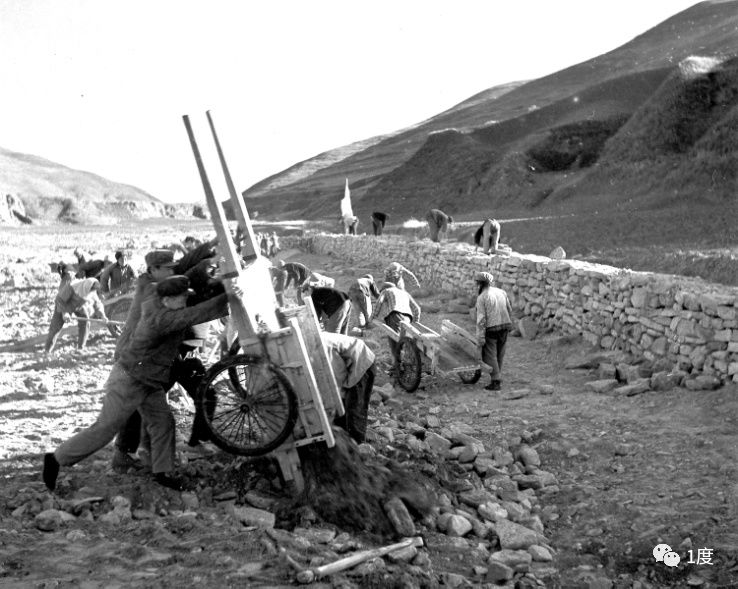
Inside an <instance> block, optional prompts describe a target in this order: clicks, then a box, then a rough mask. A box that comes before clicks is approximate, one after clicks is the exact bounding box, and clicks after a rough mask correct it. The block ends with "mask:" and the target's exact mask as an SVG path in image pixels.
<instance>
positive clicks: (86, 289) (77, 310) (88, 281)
mask: <svg viewBox="0 0 738 589" xmlns="http://www.w3.org/2000/svg"><path fill="white" fill-rule="evenodd" d="M57 268H58V270H57V271H58V272H59V276H60V278H61V281H60V284H59V290H58V291H57V293H56V298H55V299H54V312H53V314H52V315H51V323H50V324H49V334H48V335H47V336H46V344H45V345H44V352H45V353H47V354H49V353H51V352H52V351H53V349H54V346H55V345H56V341H57V339H59V332H60V331H61V329H62V327H64V323H65V322H66V321H67V318H69V317H71V315H72V313H74V314H75V315H76V316H77V317H78V318H79V321H78V326H77V329H78V331H77V349H79V350H81V349H82V348H84V347H85V345H86V344H87V337H88V335H89V334H90V321H89V319H91V318H97V319H101V320H102V321H105V322H107V320H108V318H107V317H106V316H105V307H104V306H103V303H102V301H101V300H100V297H99V296H98V294H97V293H98V290H99V289H100V283H99V282H98V281H97V278H78V279H74V280H72V276H71V274H70V273H69V270H68V267H67V265H66V264H64V263H62V262H60V263H59V264H58V266H57Z"/></svg>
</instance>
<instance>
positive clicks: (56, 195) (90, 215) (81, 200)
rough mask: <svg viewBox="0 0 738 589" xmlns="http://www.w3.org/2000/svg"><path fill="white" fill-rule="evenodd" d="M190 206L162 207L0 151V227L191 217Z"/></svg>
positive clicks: (127, 189) (129, 189) (115, 186)
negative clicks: (0, 225)
mask: <svg viewBox="0 0 738 589" xmlns="http://www.w3.org/2000/svg"><path fill="white" fill-rule="evenodd" d="M195 208H199V207H193V205H165V204H164V203H163V202H161V201H160V200H158V199H157V198H155V197H154V196H152V195H150V194H148V193H147V192H144V191H143V190H141V189H139V188H136V187H135V186H130V185H128V184H121V183H119V182H113V181H111V180H108V179H106V178H103V177H101V176H98V175H97V174H92V173H90V172H84V171H81V170H74V169H72V168H68V167H67V166H63V165H61V164H57V163H55V162H52V161H49V160H47V159H44V158H41V157H38V156H35V155H28V154H23V153H16V152H13V151H10V150H7V149H2V148H0V224H9V223H10V224H13V223H30V222H42V223H47V222H70V223H101V222H102V223H110V222H114V221H116V220H118V219H125V218H145V217H163V216H175V215H177V216H191V215H192V214H193V212H196V211H195Z"/></svg>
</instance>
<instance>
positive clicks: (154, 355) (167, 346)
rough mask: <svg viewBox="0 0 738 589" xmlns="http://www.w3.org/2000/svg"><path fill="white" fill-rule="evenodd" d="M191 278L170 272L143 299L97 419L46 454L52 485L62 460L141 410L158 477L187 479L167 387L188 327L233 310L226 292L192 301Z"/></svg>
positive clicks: (101, 440)
mask: <svg viewBox="0 0 738 589" xmlns="http://www.w3.org/2000/svg"><path fill="white" fill-rule="evenodd" d="M189 284H190V281H189V279H188V278H187V277H186V276H171V277H169V278H166V279H164V280H162V281H161V282H160V283H158V284H157V286H156V296H154V297H151V298H149V299H148V300H146V301H145V302H144V303H143V305H142V310H141V320H140V321H139V323H138V325H137V327H136V329H135V331H134V333H133V334H132V336H131V343H130V346H128V347H126V348H125V349H124V350H122V351H121V353H120V356H119V357H118V360H117V361H116V363H115V364H114V365H113V369H112V371H111V373H110V377H109V378H108V381H107V382H106V383H105V397H104V399H103V407H102V410H101V411H100V415H99V416H98V418H97V420H96V421H95V423H94V424H92V425H91V426H90V427H88V428H87V429H85V430H82V431H81V432H79V433H77V434H75V435H74V436H72V437H71V438H70V439H69V440H67V441H66V442H64V443H62V444H61V445H60V446H59V447H58V448H57V449H56V451H55V452H53V453H48V454H46V455H45V456H44V468H43V480H44V483H46V486H47V487H48V488H49V489H50V490H52V491H53V490H54V488H55V487H56V479H57V476H58V474H59V467H60V466H71V465H73V464H76V463H77V462H79V461H81V460H83V459H85V458H87V457H88V456H90V455H92V454H94V453H95V452H97V451H98V450H100V449H101V448H103V447H104V446H105V445H106V444H108V442H110V441H111V440H112V439H113V437H114V436H115V434H116V432H117V431H118V430H119V429H120V428H121V427H122V426H123V424H124V423H125V422H126V421H127V420H128V418H129V417H130V416H131V415H132V414H133V412H134V411H136V410H138V411H139V412H140V413H141V415H142V416H143V420H144V423H145V424H146V427H147V429H148V431H149V432H150V435H151V458H152V465H151V466H152V472H153V474H154V478H155V480H156V482H158V483H159V484H162V485H164V486H167V487H170V488H173V489H181V487H182V485H181V482H180V481H179V480H177V479H176V478H173V477H172V476H171V474H172V471H173V470H174V467H175V462H174V459H175V456H174V452H175V431H174V417H173V416H172V412H171V409H170V408H169V405H168V404H167V398H166V391H165V388H164V387H165V386H166V385H167V384H168V382H169V378H170V371H171V367H172V362H173V360H174V357H175V355H176V353H177V349H178V347H179V345H180V344H181V343H182V341H183V339H184V337H185V333H186V330H187V328H188V327H190V326H191V325H194V324H196V323H202V322H204V321H210V320H212V319H217V318H218V317H222V316H224V315H226V314H227V313H228V302H227V297H226V295H225V294H221V295H218V296H217V297H215V298H213V299H210V300H209V301H206V302H204V303H200V304H199V305H195V306H194V307H187V306H186V305H187V297H188V296H189V295H190V294H191V293H192V292H193V291H192V290H191V289H190V288H189Z"/></svg>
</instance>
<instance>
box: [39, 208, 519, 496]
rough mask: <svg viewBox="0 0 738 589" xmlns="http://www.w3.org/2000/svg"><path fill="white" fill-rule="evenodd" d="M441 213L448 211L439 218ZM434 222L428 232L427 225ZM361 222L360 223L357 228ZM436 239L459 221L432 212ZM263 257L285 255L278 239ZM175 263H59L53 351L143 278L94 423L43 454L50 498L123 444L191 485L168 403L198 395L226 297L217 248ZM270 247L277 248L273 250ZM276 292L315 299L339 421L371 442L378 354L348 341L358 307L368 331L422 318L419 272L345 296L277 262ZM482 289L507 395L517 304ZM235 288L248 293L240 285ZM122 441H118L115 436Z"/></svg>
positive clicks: (495, 230) (198, 436)
mask: <svg viewBox="0 0 738 589" xmlns="http://www.w3.org/2000/svg"><path fill="white" fill-rule="evenodd" d="M439 213H440V214H439ZM386 220H387V216H386V215H383V214H381V213H374V214H373V215H372V223H373V226H374V231H375V234H376V235H381V233H382V230H383V228H384V225H385V223H386ZM431 221H432V223H433V224H432V225H431ZM357 222H358V220H357ZM428 222H429V227H430V228H431V238H432V239H434V240H437V239H439V236H442V235H443V234H444V232H445V231H446V230H447V227H448V225H449V224H450V223H452V222H453V219H452V218H451V217H450V216H447V215H445V214H444V213H442V211H439V210H437V209H434V210H433V211H431V212H429V214H428ZM434 227H435V230H434ZM479 233H480V241H481V242H482V245H483V247H484V248H485V253H487V251H489V250H492V251H494V247H495V246H496V244H497V240H498V239H499V224H498V223H497V222H496V221H494V220H491V219H488V220H486V221H485V223H484V224H483V226H482V227H480V230H479ZM270 243H271V245H269V244H268V247H269V248H270V249H269V251H268V252H267V253H272V251H273V253H275V254H276V252H277V251H278V248H279V243H278V240H277V239H274V240H273V241H271V242H270ZM187 246H188V247H185V248H184V252H185V253H184V255H183V256H182V257H181V258H180V259H179V260H177V261H175V260H174V252H173V250H172V249H171V248H170V249H157V250H153V251H150V252H149V253H147V254H146V256H145V263H146V272H144V273H143V274H141V275H140V276H138V277H136V274H135V272H134V271H133V269H132V268H131V267H130V265H128V263H127V256H126V254H125V253H124V252H123V251H119V252H116V256H115V257H116V261H115V263H114V264H110V265H106V266H104V267H102V268H100V269H99V274H98V276H97V277H95V276H86V274H85V273H86V272H90V273H92V272H93V271H97V268H94V269H93V268H90V267H87V266H85V267H83V263H84V262H83V260H80V264H79V265H78V278H76V279H73V278H72V277H71V273H70V271H69V267H68V266H66V265H65V264H63V263H60V264H58V268H57V271H58V273H59V275H60V280H61V282H60V287H59V291H58V293H57V297H56V300H55V308H54V314H53V317H52V321H51V326H50V329H49V336H48V338H47V342H46V346H45V350H46V351H47V352H49V351H51V350H52V349H53V347H54V344H55V342H56V338H57V337H58V332H59V330H60V329H61V326H62V325H63V324H64V321H65V319H67V318H68V317H69V315H70V314H75V315H77V317H78V318H79V319H81V321H80V322H79V324H80V325H79V328H80V331H79V337H78V346H79V347H82V346H84V344H85V341H86V339H87V334H88V333H89V319H92V318H99V319H100V320H102V321H107V318H106V317H105V310H104V306H103V304H102V301H101V298H100V293H111V292H113V293H114V292H119V291H120V290H121V289H122V288H125V286H126V285H128V284H130V283H132V282H133V281H135V284H136V286H135V294H134V296H133V300H132V303H131V307H130V310H129V313H128V316H127V318H126V321H125V325H124V327H123V330H122V333H121V334H120V337H119V338H118V340H117V343H116V349H115V353H114V358H113V359H114V365H113V368H112V370H111V373H110V376H109V378H108V380H107V382H106V383H105V387H104V391H105V395H104V399H103V407H102V410H101V412H100V414H99V416H98V418H97V420H96V421H95V423H93V424H92V425H91V426H90V427H88V428H86V429H84V430H82V431H80V432H78V433H77V434H75V435H74V436H72V437H71V438H70V439H69V440H67V441H65V442H64V443H62V444H61V445H60V446H59V447H58V448H57V449H56V450H55V451H54V452H50V453H47V454H46V455H45V456H44V464H43V473H42V478H43V480H44V482H45V484H46V485H47V487H48V488H49V489H50V490H54V488H55V486H56V481H57V477H58V474H59V470H60V468H61V467H63V466H70V465H73V464H76V463H77V462H79V461H81V460H83V459H84V458H86V457H88V456H90V455H92V454H94V453H95V452H97V451H98V450H100V449H101V448H103V447H104V446H105V445H107V444H108V443H109V442H110V441H111V440H113V438H116V442H115V451H114V456H113V466H114V467H129V466H136V467H138V466H140V464H136V459H135V458H134V457H133V455H134V453H135V452H136V451H137V450H139V448H141V449H143V452H139V456H148V460H147V462H148V464H147V465H146V466H148V467H150V470H151V473H152V474H153V477H154V480H155V481H156V482H158V483H160V484H162V485H164V486H166V487H169V488H172V489H182V488H183V483H182V481H181V480H180V479H179V478H177V477H176V476H175V474H174V471H175V427H174V418H173V415H172V412H171V409H170V407H169V405H168V402H167V392H168V391H169V389H170V388H171V387H172V386H173V385H174V384H175V383H180V384H181V385H182V386H183V388H184V389H185V390H186V391H187V392H188V394H189V395H190V396H192V397H193V399H194V398H195V397H196V395H197V390H198V387H199V384H200V382H201V380H202V378H203V376H204V374H205V367H204V366H203V364H202V362H201V360H200V359H199V357H198V355H197V353H196V352H197V345H198V344H197V343H194V342H197V341H198V339H199V340H200V341H202V336H199V335H198V326H203V325H205V326H207V325H208V323H209V322H210V321H213V320H215V319H219V318H223V317H225V316H227V315H228V305H227V298H226V296H225V291H224V287H223V285H222V283H221V280H220V278H218V277H217V275H216V272H215V269H216V264H215V246H216V240H213V241H210V242H207V243H200V242H199V241H196V240H194V239H193V242H192V243H191V244H187ZM271 248H274V250H272V249H271ZM271 274H272V281H273V286H274V288H275V293H276V295H277V299H278V302H279V304H280V305H282V306H283V305H284V294H285V291H286V289H287V288H288V287H290V285H292V284H294V287H295V295H296V299H297V301H298V303H300V304H301V303H303V301H304V298H303V297H305V296H310V298H311V300H312V304H313V305H314V307H315V310H316V313H317V315H318V317H319V319H320V320H321V323H322V324H323V329H324V332H323V336H322V337H323V342H324V345H325V347H326V350H327V351H328V353H329V357H330V358H331V363H332V365H333V369H334V374H335V376H336V379H337V382H338V384H339V385H340V386H341V389H342V391H343V397H344V403H345V405H346V414H345V415H344V416H342V417H341V418H339V419H337V420H336V422H337V424H338V425H340V426H341V427H343V428H344V429H346V430H347V431H348V433H349V434H350V435H351V437H353V438H354V439H355V440H356V441H357V442H359V443H360V442H362V441H364V439H365V435H366V423H367V414H368V406H369V398H370V396H371V392H372V386H373V382H374V378H375V372H376V368H375V355H374V353H373V352H372V351H371V349H370V348H369V347H368V346H367V345H366V343H364V342H363V341H362V340H361V339H359V338H355V337H351V336H349V335H348V334H349V326H350V324H351V315H352V309H353V311H354V316H355V324H356V325H357V326H358V327H359V328H364V329H370V328H371V327H372V324H373V323H374V322H377V321H381V322H383V323H385V324H386V325H388V326H389V327H391V328H392V329H394V330H395V331H397V332H399V331H400V329H401V325H402V323H412V322H417V321H419V319H420V314H421V308H420V305H418V303H417V302H416V301H415V299H414V298H413V297H412V295H411V294H410V293H409V292H408V291H407V290H406V288H405V286H406V285H405V281H406V279H407V280H409V281H411V282H412V285H413V286H414V287H415V288H419V287H420V282H419V281H418V279H417V277H416V276H415V274H413V273H412V272H411V271H410V270H408V269H407V268H405V267H404V266H403V265H402V264H400V263H398V262H393V263H391V264H390V265H389V266H387V268H385V270H384V280H383V281H382V282H381V283H379V284H377V283H376V282H375V280H374V277H373V276H372V275H371V274H365V275H363V276H360V277H358V278H356V279H355V280H354V281H352V283H351V284H350V286H349V287H348V289H347V291H342V290H339V289H337V288H335V281H334V280H333V279H331V278H329V277H327V276H324V275H321V274H319V273H317V272H311V271H310V269H309V268H307V266H305V265H304V264H301V263H299V262H284V261H280V262H279V263H278V265H275V266H272V268H271ZM475 282H476V284H477V286H478V292H477V301H476V317H477V318H476V338H477V344H478V351H479V360H480V361H481V362H483V363H484V364H486V365H487V366H488V368H489V371H490V377H491V381H490V384H489V385H488V386H487V387H485V388H487V389H488V390H499V389H500V386H501V384H500V383H501V376H500V371H501V366H502V361H503V358H504V352H505V344H506V340H507V334H508V333H509V331H510V329H511V327H512V321H511V317H512V312H511V307H510V301H509V300H508V298H507V295H506V294H505V291H504V290H502V289H499V288H495V287H494V286H493V282H494V280H493V277H492V276H491V275H490V274H489V273H487V272H481V273H478V274H477V275H475ZM232 292H234V293H235V294H236V295H237V296H244V292H243V290H242V289H241V287H240V286H239V285H237V284H234V285H233V287H232ZM388 342H389V346H390V350H391V352H392V355H393V359H394V362H395V366H396V367H397V366H399V346H398V344H397V342H396V341H394V340H393V339H392V338H388ZM116 436H117V437H116ZM208 438H209V430H208V428H207V427H206V426H205V424H204V417H203V416H202V415H200V414H199V412H196V415H195V419H194V422H193V427H192V433H191V435H190V439H189V441H188V444H189V445H190V446H197V445H198V444H199V443H200V442H201V441H205V440H207V439H208Z"/></svg>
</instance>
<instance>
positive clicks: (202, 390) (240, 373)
mask: <svg viewBox="0 0 738 589" xmlns="http://www.w3.org/2000/svg"><path fill="white" fill-rule="evenodd" d="M197 397H198V400H197V402H198V404H199V407H198V410H199V411H200V412H201V414H202V415H203V417H204V418H205V419H204V421H205V423H206V424H207V427H208V429H209V430H210V433H211V434H212V441H213V443H214V444H215V445H216V446H218V447H219V448H222V449H223V450H225V451H226V452H231V453H233V454H240V455H242V456H261V455H262V454H267V453H269V452H271V451H272V450H274V449H276V448H278V447H279V446H280V445H281V444H282V442H284V441H285V439H286V438H287V436H289V435H290V433H292V428H293V427H294V426H295V422H296V421H297V398H296V396H295V391H294V390H293V388H292V385H291V384H290V382H289V380H288V379H287V377H286V376H285V374H284V372H282V370H281V369H280V368H279V367H278V366H275V365H273V364H270V363H267V362H264V360H263V359H262V358H261V357H259V356H250V355H248V354H240V355H237V356H229V357H227V358H224V359H223V360H221V361H220V362H216V363H215V364H213V365H212V366H211V367H210V368H209V369H208V370H207V372H206V373H205V377H204V378H203V380H202V383H201V384H200V387H199V389H198V395H197Z"/></svg>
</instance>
